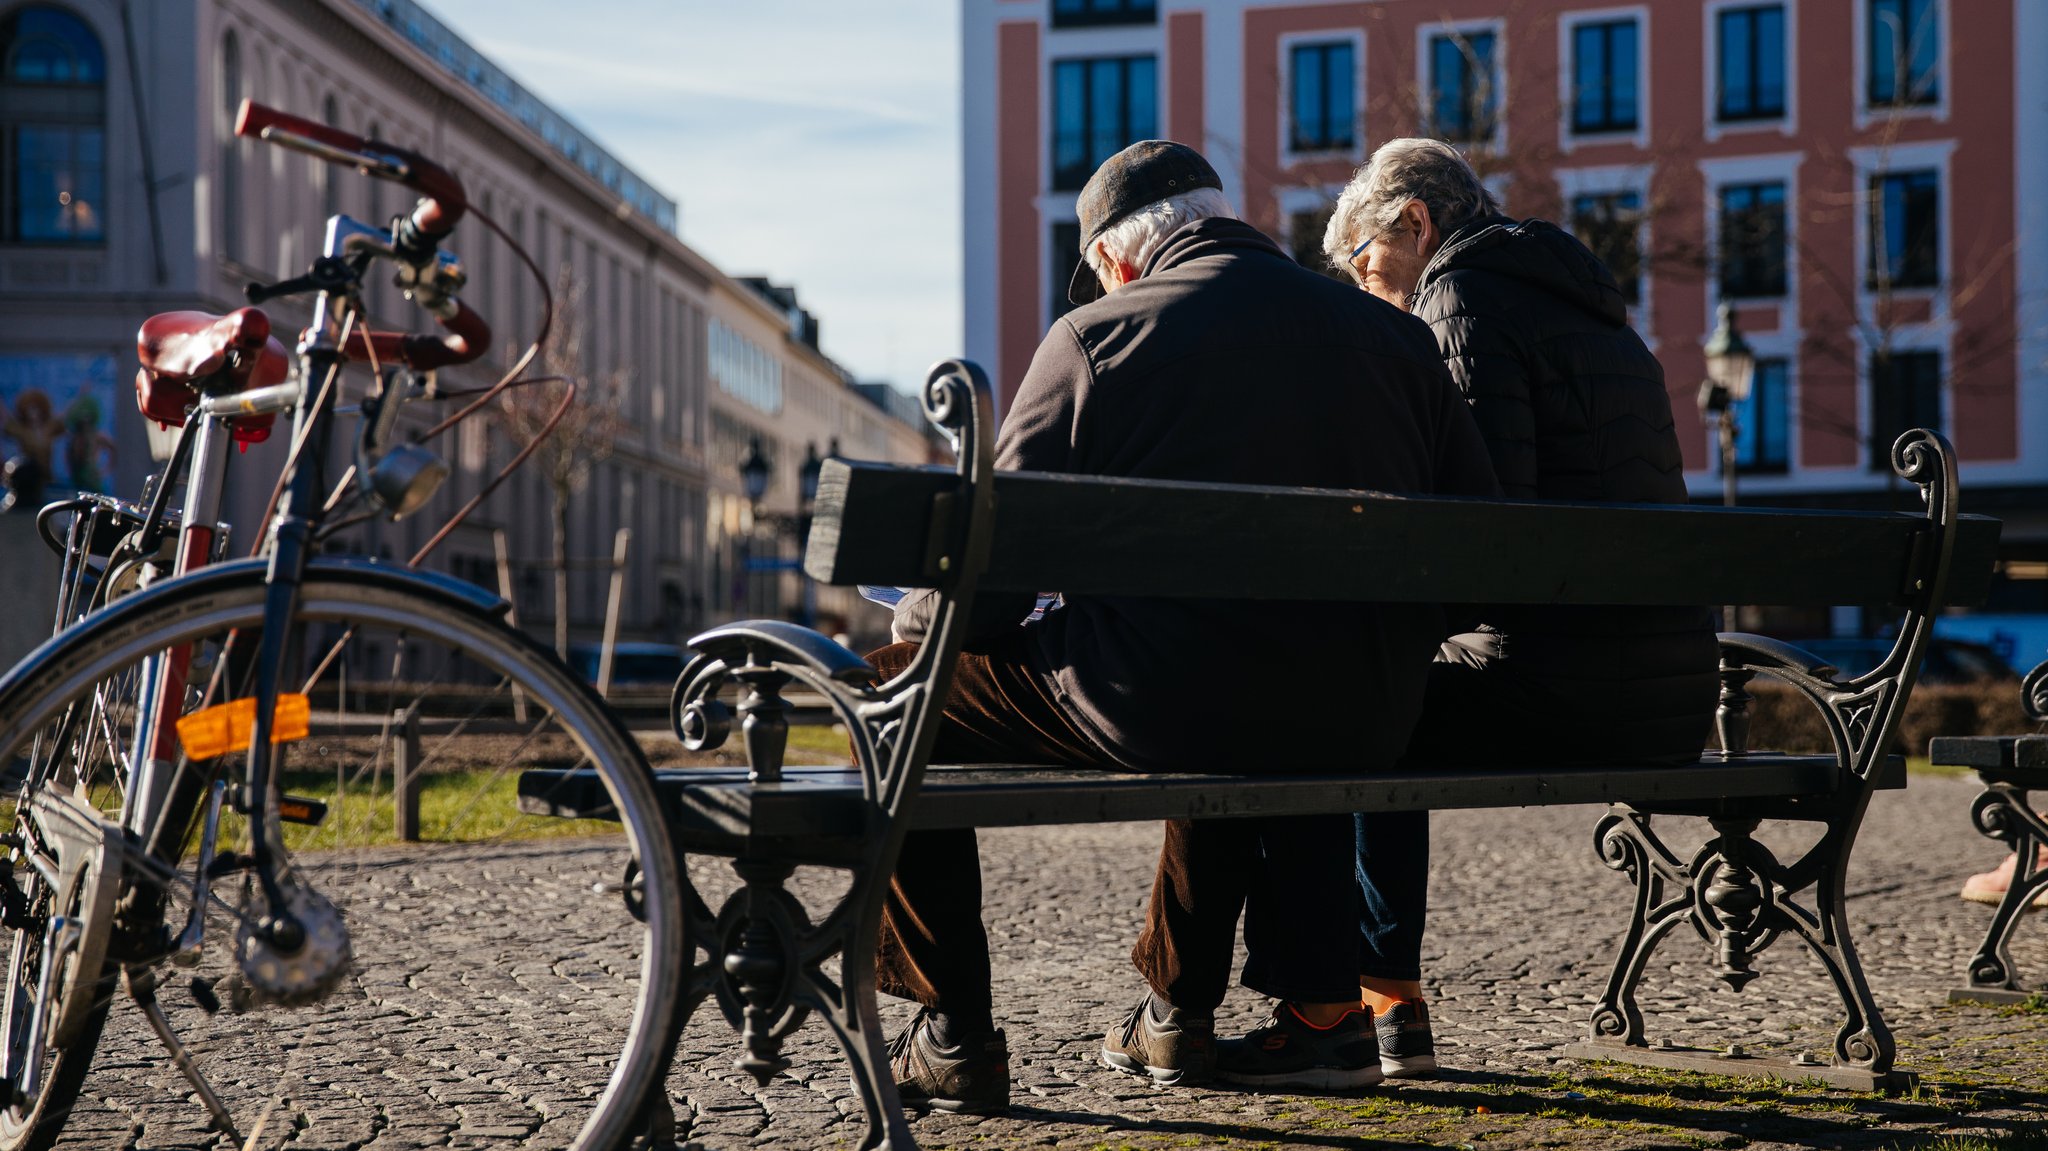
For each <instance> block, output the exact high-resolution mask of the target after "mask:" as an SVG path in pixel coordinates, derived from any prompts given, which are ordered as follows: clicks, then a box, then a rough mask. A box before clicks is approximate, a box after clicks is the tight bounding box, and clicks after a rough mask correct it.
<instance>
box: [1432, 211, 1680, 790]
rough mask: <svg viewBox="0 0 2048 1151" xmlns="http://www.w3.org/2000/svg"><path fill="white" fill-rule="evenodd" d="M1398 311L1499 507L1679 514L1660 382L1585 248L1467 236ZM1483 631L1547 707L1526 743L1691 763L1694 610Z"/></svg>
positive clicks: (1676, 456)
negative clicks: (1454, 384) (1542, 739)
mask: <svg viewBox="0 0 2048 1151" xmlns="http://www.w3.org/2000/svg"><path fill="white" fill-rule="evenodd" d="M1413 310H1414V313H1415V315H1417V316H1418V317H1420V318H1421V319H1423V320H1425V321H1427V322H1428V323H1429V325H1430V327H1431V328H1432V329H1433V330H1434V331H1435V333H1436V339H1437V344H1438V346H1439V348H1440V349H1441V350H1442V352H1443V357H1444V362H1445V363H1446V364H1448V365H1449V366H1450V369H1451V374H1452V376H1454V377H1455V378H1456V379H1457V381H1458V386H1459V387H1460V388H1462V389H1463V390H1464V392H1465V396H1466V399H1467V400H1468V401H1469V402H1470V403H1471V406H1472V414H1473V416H1474V417H1475V418H1476V419H1477V421H1478V423H1479V428H1480V431H1481V433H1482V434H1483V435H1484V436H1485V438H1486V446H1487V448H1488V450H1489V451H1490V452H1491V453H1492V455H1493V466H1494V471H1495V473H1496V475H1497V476H1498V477H1499V479H1500V486H1501V491H1502V493H1503V494H1505V495H1506V496H1508V497H1509V498H1511V499H1545V500H1587V501H1602V502H1622V503H1683V502H1685V499H1686V491H1685V478H1684V474H1683V473H1684V462H1683V459H1682V457H1681V455H1680V452H1679V448H1678V437H1677V435H1676V434H1675V432H1674V430H1673V428H1672V422H1671V399H1670V396H1669V395H1668V394H1667V393H1666V392H1665V390H1664V370H1663V368H1662V366H1660V365H1659V364H1658V363H1657V358H1656V357H1655V356H1654V355H1652V354H1651V353H1650V350H1649V349H1648V348H1647V347H1645V346H1644V345H1643V341H1642V339H1641V337H1639V336H1637V335H1636V333H1635V330H1634V329H1632V328H1630V327H1629V324H1628V309H1627V306H1626V304H1625V303H1624V301H1623V300H1622V296H1621V289H1620V287H1619V286H1618V285H1617V284H1616V283H1615V281H1614V277H1613V275H1612V274H1611V273H1609V272H1608V270H1607V268H1606V267H1605V266H1604V265H1602V264H1601V263H1600V261H1599V259H1598V258H1597V257H1595V256H1594V255H1593V253H1592V252H1590V251H1588V250H1587V249H1586V247H1585V245H1583V244H1581V243H1579V242H1578V241H1577V240H1576V239H1573V238H1572V237H1571V236H1570V235H1569V234H1567V233H1565V232H1563V231H1561V230H1559V229H1558V228H1556V227H1555V226H1553V225H1550V224H1547V223H1544V222H1543V221H1541V220H1529V221H1525V222H1522V223H1516V222H1515V221H1513V220H1510V219H1507V218H1506V217H1503V216H1494V217H1490V218H1488V219H1484V220H1480V221H1477V222H1475V223H1472V224H1469V225H1467V226H1465V227H1464V228H1461V229H1459V230H1458V231H1457V232H1456V233H1454V234H1452V236H1451V237H1450V238H1449V239H1448V240H1446V241H1445V242H1444V245H1443V247H1442V248H1440V249H1438V250H1437V253H1436V255H1435V256H1434V257H1433V258H1432V259H1431V260H1430V262H1429V265H1428V266H1427V267H1425V268H1424V269H1423V272H1422V276H1421V278H1420V280H1419V281H1418V283H1417V285H1416V295H1415V301H1414V309H1413ZM1486 622H1487V625H1488V626H1487V628H1486V629H1485V630H1486V631H1487V632H1488V633H1489V642H1490V645H1491V647H1492V649H1493V650H1492V651H1491V652H1490V653H1489V654H1490V655H1492V656H1494V657H1496V658H1497V659H1498V661H1499V662H1500V664H1501V665H1502V670H1504V671H1508V672H1509V673H1511V674H1517V675H1519V676H1522V677H1525V678H1527V679H1528V680H1529V681H1530V682H1531V683H1533V684H1536V685H1538V686H1539V687H1540V690H1541V691H1542V692H1543V693H1544V694H1545V695H1546V696H1547V697H1550V699H1551V700H1552V702H1553V703H1554V705H1555V707H1556V708H1557V713H1558V720H1559V728H1558V730H1556V731H1554V732H1549V733H1540V734H1541V735H1549V736H1554V737H1556V738H1559V739H1570V740H1571V742H1573V743H1575V744H1577V745H1579V747H1580V749H1581V750H1583V748H1584V746H1585V745H1586V744H1587V743H1588V742H1592V743H1595V744H1597V745H1598V746H1600V747H1603V748H1612V749H1613V750H1614V752H1615V754H1616V755H1617V756H1619V757H1628V758H1634V757H1639V756H1641V757H1656V758H1689V757H1691V756H1694V755H1696V754H1697V753H1698V751H1699V749H1700V746H1701V744H1702V742H1703V741H1704V739H1705V737H1706V733H1707V728H1708V724H1709V721H1710V718H1711V716H1712V713H1713V708H1714V702H1715V697H1716V674H1715V663H1716V655H1717V653H1716V646H1715V641H1714V636H1713V629H1712V624H1711V620H1710V617H1709V616H1708V614H1707V610H1706V609H1705V608H1556V607H1552V608H1527V607H1502V608H1497V609H1492V610H1489V611H1488V612H1486ZM1589 725H1590V726H1589ZM1532 734H1537V733H1532Z"/></svg>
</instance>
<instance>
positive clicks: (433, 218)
mask: <svg viewBox="0 0 2048 1151" xmlns="http://www.w3.org/2000/svg"><path fill="white" fill-rule="evenodd" d="M235 135H237V136H248V137H251V138H253V139H259V140H267V141H269V142H271V143H273V144H277V145H280V146H282V147H286V148H290V149H292V150H293V151H295V152H304V153H306V154H307V155H309V156H317V157H319V158H320V159H323V160H328V161H331V162H333V163H337V164H348V165H350V166H352V167H355V168H357V169H359V170H361V171H362V172H363V173H365V174H366V175H370V176H376V177H378V178H379V179H384V180H391V181H394V182H396V183H400V184H404V185H405V186H406V187H408V188H411V189H412V190H413V191H415V192H418V193H419V194H420V195H421V196H422V197H424V199H422V200H421V201H420V203H419V206H418V207H415V208H414V209H413V211H412V217H411V219H412V222H413V226H414V227H416V228H418V229H419V230H420V232H421V233H423V234H424V235H426V236H429V237H433V238H435V239H438V238H440V237H442V236H445V235H447V234H448V233H449V232H450V231H451V230H452V229H453V228H454V227H455V224H456V222H457V221H459V220H461V219H462V214H463V213H464V212H466V211H468V210H469V197H468V196H467V195H465V194H464V193H463V190H462V181H460V180H458V179H456V178H455V175H454V173H452V172H450V171H448V169H446V168H443V167H441V166H440V165H439V164H436V163H434V162H433V161H432V160H429V159H427V158H426V157H424V156H422V155H420V154H419V153H418V152H414V151H411V150H409V149H406V148H400V147H398V146H397V145H395V144H387V143H385V142H384V141H382V140H372V139H369V138H367V137H363V136H358V135H356V134H355V133H353V132H344V131H342V130H341V129H340V128H334V127H330V126H328V125H326V124H322V123H319V122H317V121H314V120H307V119H303V118H301V117H298V116H293V115H291V114H289V113H286V112H280V111H278V110H277V109H275V108H270V107H266V106H265V105H262V104H258V103H256V102H255V101H254V100H244V101H242V107H241V109H240V110H239V111H238V112H236V114H235Z"/></svg>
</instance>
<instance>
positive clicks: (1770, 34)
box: [1714, 4, 1785, 121]
mask: <svg viewBox="0 0 2048 1151" xmlns="http://www.w3.org/2000/svg"><path fill="white" fill-rule="evenodd" d="M1718 34H1719V40H1720V43H1719V45H1718V46H1717V47H1718V57H1719V60H1720V65H1721V66H1720V83H1719V85H1718V87H1719V91H1718V94H1717V97H1716V99H1715V102H1714V117H1715V119H1717V120H1724V121H1731V120H1773V119H1778V118H1780V117H1783V116H1784V115H1785V7H1784V5H1782V4H1759V5H1757V6H1755V7H1752V8H1723V9H1722V10H1721V15H1720V19H1719V21H1718Z"/></svg>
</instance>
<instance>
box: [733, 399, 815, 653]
mask: <svg viewBox="0 0 2048 1151" xmlns="http://www.w3.org/2000/svg"><path fill="white" fill-rule="evenodd" d="M838 454H839V440H838V439H837V438H836V437H835V438H834V439H833V440H832V444H831V447H830V448H828V449H827V452H826V456H820V455H818V445H817V443H816V442H815V441H813V442H811V443H809V444H806V445H805V446H804V458H803V462H802V463H800V464H798V465H797V469H796V490H797V511H796V514H795V515H779V514H775V513H771V512H765V511H763V510H761V498H762V497H763V496H765V495H767V494H768V476H769V472H770V470H771V468H770V465H769V463H768V457H767V456H766V455H764V454H762V452H761V437H759V436H755V437H753V439H752V440H751V441H750V442H749V443H748V444H747V454H746V457H745V458H744V459H742V460H741V461H740V485H741V487H742V489H743V490H744V491H745V492H746V494H747V503H748V504H749V505H750V506H751V507H752V509H753V513H754V520H755V522H756V523H767V524H769V525H770V526H771V527H773V528H774V529H775V531H776V532H777V534H780V533H781V532H784V531H788V532H790V533H791V534H793V535H795V536H796V543H797V557H796V558H795V559H787V558H784V557H783V556H782V555H781V554H780V553H781V550H782V549H781V548H780V547H777V548H776V549H775V550H776V553H777V554H776V555H774V556H773V557H769V558H756V557H749V558H748V559H747V561H746V567H747V570H748V571H794V572H796V573H797V583H798V586H800V587H801V588H802V589H803V600H802V606H801V608H800V609H799V610H800V612H801V614H800V616H799V618H798V621H797V622H799V623H801V624H803V625H804V626H805V627H810V626H811V625H812V624H813V623H814V622H815V621H816V619H817V614H818V609H817V585H816V584H813V583H812V582H811V579H810V577H809V576H807V575H805V574H804V571H803V547H804V541H805V540H807V539H809V538H810V534H811V505H812V503H813V502H814V501H816V499H817V498H818V474H819V472H821V471H823V470H824V467H825V459H826V458H827V457H829V456H836V455H838Z"/></svg>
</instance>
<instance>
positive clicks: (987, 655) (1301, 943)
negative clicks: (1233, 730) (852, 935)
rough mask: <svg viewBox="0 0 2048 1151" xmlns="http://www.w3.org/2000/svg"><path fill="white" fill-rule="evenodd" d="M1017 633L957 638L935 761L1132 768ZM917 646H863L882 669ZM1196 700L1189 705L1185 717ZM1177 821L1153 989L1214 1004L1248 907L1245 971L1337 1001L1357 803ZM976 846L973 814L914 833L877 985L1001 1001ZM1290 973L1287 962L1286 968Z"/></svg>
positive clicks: (945, 1004)
mask: <svg viewBox="0 0 2048 1151" xmlns="http://www.w3.org/2000/svg"><path fill="white" fill-rule="evenodd" d="M1028 642H1029V640H1028V638H1027V637H1026V635H1025V634H1024V629H1022V628H1019V629H1018V635H1017V637H1016V638H1015V639H1014V640H1001V641H997V642H995V643H982V644H979V645H977V647H978V649H979V650H976V651H968V652H962V653H961V654H960V656H959V658H958V662H957V664H956V665H955V669H954V678H953V687H952V692H951V694H950V695H949V696H948V697H947V700H946V706H945V714H944V719H943V722H942V724H941V726H940V728H939V733H938V736H937V740H936V742H935V744H934V746H933V749H932V757H931V759H932V762H933V763H1061V764H1067V765H1070V766H1076V767H1087V766H1099V767H1102V768H1104V769H1107V770H1119V771H1121V770H1127V769H1126V768H1123V767H1121V766H1120V765H1118V764H1115V763H1113V762H1111V761H1110V760H1109V758H1108V757H1107V756H1105V755H1104V754H1103V752H1102V751H1101V750H1100V749H1098V748H1097V747H1096V746H1095V745H1094V743H1093V742H1092V741H1090V740H1089V739H1088V738H1087V737H1086V736H1085V735H1083V734H1082V733H1081V732H1080V730H1079V729H1077V728H1076V727H1075V725H1074V723H1073V721H1072V720H1070V719H1069V718H1068V717H1067V715H1066V713H1065V712H1064V711H1063V710H1062V709H1061V707H1060V705H1059V703H1058V701H1057V700H1056V699H1055V698H1054V697H1053V696H1052V694H1051V692H1050V690H1049V687H1048V686H1047V685H1046V684H1045V683H1044V682H1043V680H1042V679H1041V678H1040V675H1039V673H1037V672H1036V671H1034V670H1033V669H1032V668H1031V666H1030V664H1029V662H1028V660H1027V658H1026V655H1025V651H1026V646H1025V645H1026V644H1027V643H1028ZM917 650H918V649H917V645H916V644H909V643H899V644H891V645H890V646H888V647H885V648H881V649H880V650H878V651H875V652H874V653H872V654H870V655H869V656H868V662H869V663H871V664H873V665H874V666H875V668H876V670H878V671H879V672H881V674H882V676H883V677H884V678H887V677H890V676H893V675H895V674H897V673H898V672H900V671H902V670H903V669H904V668H905V667H907V666H908V665H909V664H910V662H911V660H912V659H914V658H916V655H917ZM1196 711H1198V708H1197V707H1193V706H1191V707H1190V713H1191V718H1190V720H1189V722H1196V720H1195V719H1194V718H1193V717H1192V716H1193V713H1195V712H1196ZM1192 830H1193V825H1192V823H1191V822H1190V821H1187V820H1173V821H1169V822H1168V823H1167V824H1166V844H1165V849H1164V850H1163V851H1162V852H1161V853H1160V866H1159V871H1158V874H1157V875H1156V876H1155V878H1154V882H1153V885H1152V897H1151V902H1150V905H1149V907H1148V908H1147V911H1146V917H1145V926H1144V929H1143V931H1142V932H1141V933H1140V934H1139V936H1138V942H1137V945H1136V946H1135V947H1134V948H1133V950H1132V953H1131V959H1132V962H1133V963H1135V964H1136V965H1137V968H1138V971H1139V973H1140V974H1141V975H1143V976H1144V977H1145V981H1146V982H1147V983H1148V984H1149V985H1150V986H1151V988H1152V990H1153V991H1154V992H1156V993H1158V994H1159V995H1161V996H1162V997H1164V998H1165V999H1166V1000H1168V1001H1169V1002H1170V1003H1172V1004H1174V1005H1175V1006H1177V1007H1180V1008H1183V1009H1188V1010H1194V1011H1212V1010H1214V1009H1215V1007H1216V1005H1217V1004H1218V1003H1221V1002H1222V1000H1223V995H1224V992H1225V991H1226V990H1227V988H1228V986H1229V982H1230V965H1231V959H1232V957H1233V955H1234V952H1235V948H1234V946H1233V944H1234V942H1235V936H1236V934H1237V921H1238V914H1239V912H1240V911H1241V910H1242V911H1244V912H1245V944H1246V948H1247V950H1248V952H1249V959H1248V960H1247V962H1246V966H1245V971H1244V975H1243V980H1244V983H1245V985H1246V986H1247V987H1250V988H1252V989H1254V990H1256V991H1260V992H1262V993H1264V994H1267V995H1271V996H1275V997H1277V998H1282V999H1294V1000H1306V1001H1311V1002H1338V1001H1342V1000H1345V999H1349V998H1354V997H1356V995H1357V993H1358V986H1357V971H1358V937H1357V926H1356V925H1357V922H1358V919H1357V914H1356V910H1355V908H1356V898H1357V883H1356V880H1355V879H1354V877H1353V865H1352V852H1353V834H1352V821H1351V816H1349V815H1341V816H1301V817H1288V818H1275V819H1227V820H1215V821H1206V822H1205V824H1204V834H1202V835H1200V836H1195V835H1192V834H1191V833H1192ZM981 903H982V897H981V856H980V848H979V843H978V840H977V837H976V835H975V832H974V829H973V828H959V829H946V830H938V831H913V832H911V833H909V834H908V835H907V836H905V837H904V841H903V851H902V853H901V855H899V856H898V858H897V861H896V872H895V874H894V875H893V876H892V877H891V879H890V883H889V894H888V897H887V899H886V900H885V902H884V905H883V911H882V924H881V934H880V938H879V940H878V941H877V949H876V955H875V979H876V985H877V987H878V989H879V990H881V991H882V992H884V993H886V994H889V995H893V996H897V997H899V998H903V999H910V1000H915V1001H916V1002H918V1003H922V1004H924V1005H925V1006H927V1007H932V1008H935V1009H937V1010H940V1011H946V1012H959V1013H970V1014H971V1013H979V1012H982V1011H986V1010H988V1009H989V1008H990V964H989V951H988V932H987V929H986V928H985V927H984V925H983V923H982V914H981ZM1283 973H1284V974H1283Z"/></svg>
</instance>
